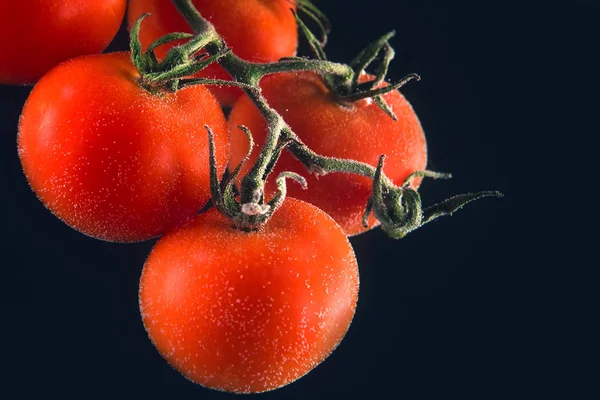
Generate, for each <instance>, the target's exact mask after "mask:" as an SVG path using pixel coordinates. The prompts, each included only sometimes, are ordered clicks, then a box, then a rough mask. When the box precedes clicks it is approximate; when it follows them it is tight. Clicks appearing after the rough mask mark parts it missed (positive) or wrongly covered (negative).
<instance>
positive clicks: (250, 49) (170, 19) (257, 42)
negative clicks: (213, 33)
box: [127, 0, 298, 106]
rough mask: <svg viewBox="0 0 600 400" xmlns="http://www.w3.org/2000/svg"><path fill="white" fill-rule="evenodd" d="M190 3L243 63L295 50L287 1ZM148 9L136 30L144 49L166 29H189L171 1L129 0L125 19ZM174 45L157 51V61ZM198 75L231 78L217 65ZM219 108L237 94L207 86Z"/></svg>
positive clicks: (230, 89) (290, 6) (237, 91)
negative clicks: (147, 13) (138, 32)
mask: <svg viewBox="0 0 600 400" xmlns="http://www.w3.org/2000/svg"><path fill="white" fill-rule="evenodd" d="M193 4H194V6H196V8H197V9H198V11H199V12H200V13H201V14H202V16H203V17H204V18H206V19H208V20H209V21H210V22H211V23H212V24H213V25H214V26H215V29H216V30H217V32H219V34H220V35H221V36H222V37H223V39H225V41H226V43H227V45H228V46H229V47H231V48H232V49H233V51H234V52H235V54H236V55H238V56H239V57H241V58H243V59H244V60H247V61H253V62H271V61H277V60H278V59H280V58H281V57H288V56H293V55H295V54H296V47H297V42H298V34H297V26H296V21H295V19H294V16H293V15H292V13H291V11H290V9H295V8H296V6H295V4H294V3H292V2H290V1H289V0H219V1H213V0H194V1H193ZM144 12H149V13H150V16H148V17H146V18H145V19H144V22H143V23H142V26H141V29H140V41H141V43H142V46H143V47H144V48H146V47H147V46H148V45H149V44H150V43H152V42H153V41H154V40H156V39H158V38H159V37H161V36H164V35H165V34H168V33H171V32H191V29H190V28H189V26H188V24H187V22H186V21H185V19H184V18H183V17H182V16H181V15H180V14H179V12H178V11H177V9H176V8H175V6H174V5H173V3H172V1H171V0H131V1H130V2H129V8H128V10H127V21H128V24H129V26H131V25H132V24H133V23H134V22H135V20H136V19H137V18H139V16H140V15H142V14H143V13H144ZM172 46H173V45H163V46H161V47H159V48H158V49H157V50H156V54H157V56H158V57H159V59H162V58H163V57H164V56H165V54H166V53H167V51H168V50H169V49H170V48H171V47H172ZM198 76H200V77H207V78H208V77H210V78H215V79H224V80H231V77H230V76H229V74H228V73H227V72H225V70H223V69H222V68H221V67H220V66H219V65H218V64H216V63H215V64H212V65H209V66H208V67H207V68H205V69H204V70H203V71H201V72H200V73H199V74H198ZM211 91H212V92H213V93H214V94H215V96H216V97H217V99H218V100H219V102H220V103H221V104H222V105H223V106H230V105H232V104H233V103H234V101H235V100H236V99H237V98H238V97H239V96H240V95H241V94H242V91H241V90H240V89H237V88H233V87H217V86H211Z"/></svg>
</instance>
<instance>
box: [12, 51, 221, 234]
mask: <svg viewBox="0 0 600 400" xmlns="http://www.w3.org/2000/svg"><path fill="white" fill-rule="evenodd" d="M138 79H139V74H138V72H137V70H136V69H135V67H134V66H133V64H132V63H131V60H130V58H129V53H111V54H100V55H91V56H83V57H80V58H75V59H72V60H69V61H67V62H65V63H63V64H60V65H59V66H58V67H56V68H54V69H52V70H51V71H50V72H49V73H48V74H46V75H45V76H44V77H43V78H42V79H41V80H40V81H39V82H38V83H37V85H36V86H35V87H34V88H33V91H32V92H31V94H30V96H29V98H28V99H27V101H26V103H25V106H24V109H23V114H22V116H21V121H20V125H19V135H18V149H19V156H20V158H21V163H22V166H23V170H24V172H25V175H26V177H27V180H28V181H29V184H30V185H31V187H32V189H33V191H34V192H35V193H36V194H37V196H38V197H39V198H40V200H41V201H42V202H43V203H44V204H45V205H46V207H48V208H49V209H50V211H52V212H53V213H54V214H55V215H56V216H57V217H59V218H60V219H62V220H63V221H65V222H66V223H67V224H68V225H70V226H72V227H73V228H75V229H77V230H78V231H81V232H83V233H85V234H87V235H90V236H93V237H96V238H100V239H104V240H109V241H117V242H132V241H139V240H144V239H149V238H152V237H154V236H157V235H159V234H161V233H163V232H164V231H165V229H168V228H170V227H172V226H175V225H178V224H180V223H182V222H183V221H186V220H188V219H189V218H190V217H191V216H192V215H193V214H195V212H196V211H197V210H198V209H199V208H201V207H202V205H203V204H204V203H206V201H208V199H209V198H210V193H209V172H208V171H209V169H208V165H209V154H208V135H207V132H206V130H205V127H204V124H208V125H209V126H210V127H211V128H212V129H213V131H214V132H215V139H216V141H217V161H218V166H219V169H220V170H221V171H223V170H224V167H225V164H226V162H227V161H226V160H227V156H228V153H229V141H228V134H227V123H226V121H225V117H224V115H223V112H222V110H221V108H220V106H219V104H218V103H217V101H216V99H215V98H214V96H213V95H212V94H211V93H210V92H209V91H208V89H206V88H205V87H203V86H195V87H188V88H185V89H182V90H180V91H177V92H175V93H173V92H165V93H161V94H151V93H150V92H148V91H146V90H145V89H143V88H142V87H141V86H140V85H139V84H138V82H137V80H138Z"/></svg>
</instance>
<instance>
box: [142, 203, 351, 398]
mask: <svg viewBox="0 0 600 400" xmlns="http://www.w3.org/2000/svg"><path fill="white" fill-rule="evenodd" d="M358 285H359V278H358V267H357V264H356V258H355V256H354V251H353V250H352V247H351V246H350V243H349V242H348V239H347V238H346V236H345V234H344V232H343V231H342V229H341V228H340V227H339V226H338V225H337V224H336V223H335V221H334V220H333V219H332V218H331V217H329V216H328V215H327V214H325V213H324V212H323V211H321V210H319V209H318V208H316V207H314V206H312V205H310V204H308V203H305V202H303V201H300V200H296V199H293V198H287V199H286V200H285V202H284V203H283V205H282V206H281V208H279V209H278V210H277V211H276V212H275V214H274V215H273V216H272V218H271V219H270V220H269V222H268V223H267V224H265V225H264V226H263V227H262V228H261V229H260V230H258V231H254V232H244V231H241V230H238V229H236V228H234V227H232V224H231V221H230V220H228V219H227V217H225V216H223V215H222V214H220V213H219V212H218V211H217V210H216V209H211V210H209V211H208V212H206V213H204V214H202V215H200V216H198V217H196V219H195V220H194V221H192V222H190V223H189V224H187V225H185V226H184V227H182V228H180V229H177V230H174V231H172V232H169V233H167V234H166V235H164V236H163V237H162V238H161V239H159V241H158V242H157V244H156V246H155V247H154V249H153V250H152V252H151V253H150V256H149V257H148V259H147V261H146V264H145V266H144V269H143V271H142V277H141V280H140V291H139V301H140V310H141V314H142V318H143V322H144V326H145V327H146V330H147V332H148V335H149V336H150V339H151V340H152V342H153V343H154V345H155V346H156V347H157V349H158V351H159V352H160V354H161V355H162V356H163V357H164V358H165V359H166V360H167V361H168V362H169V363H170V364H171V365H172V366H173V367H174V368H176V369H177V370H178V371H179V372H181V373H182V374H183V375H184V376H186V377H187V378H188V379H190V380H192V381H193V382H196V383H198V384H200V385H202V386H205V387H209V388H212V389H217V390H223V391H229V392H237V393H256V392H264V391H268V390H273V389H276V388H278V387H281V386H284V385H287V384H288V383H290V382H293V381H295V380H296V379H298V378H300V377H302V376H303V375H305V374H306V373H307V372H309V371H310V370H312V369H313V368H314V367H316V366H317V365H318V364H319V363H320V362H322V361H323V360H324V359H325V358H326V357H327V356H328V355H329V354H330V353H331V352H332V351H333V350H334V349H335V348H336V346H337V345H338V344H339V343H340V341H341V340H342V338H343V337H344V335H345V334H346V331H347V330H348V327H349V325H350V323H351V321H352V318H353V316H354V311H355V309H356V303H357V300H358Z"/></svg>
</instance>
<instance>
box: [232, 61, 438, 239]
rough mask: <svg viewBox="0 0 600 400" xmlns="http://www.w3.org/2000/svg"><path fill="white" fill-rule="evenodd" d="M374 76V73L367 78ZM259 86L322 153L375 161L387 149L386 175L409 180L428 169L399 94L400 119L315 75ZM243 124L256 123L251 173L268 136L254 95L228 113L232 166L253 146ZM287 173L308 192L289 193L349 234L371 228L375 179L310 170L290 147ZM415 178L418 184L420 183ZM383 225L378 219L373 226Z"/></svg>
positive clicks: (390, 100)
mask: <svg viewBox="0 0 600 400" xmlns="http://www.w3.org/2000/svg"><path fill="white" fill-rule="evenodd" d="M367 79H368V76H367V75H364V76H362V77H361V81H365V80H367ZM260 86H261V88H262V93H263V95H264V96H265V98H266V99H267V101H268V103H269V104H270V105H271V106H272V107H273V108H274V109H275V110H277V112H279V113H280V114H281V115H282V116H283V118H284V120H285V121H286V122H287V123H288V124H289V125H290V127H291V128H292V130H293V131H294V132H295V133H296V134H297V135H298V137H299V138H300V139H301V140H302V141H303V142H304V143H305V144H306V145H307V146H308V147H309V148H310V149H312V150H313V151H315V152H316V153H318V154H320V155H325V156H329V157H339V158H344V159H354V160H357V161H361V162H364V163H367V164H370V165H373V166H376V165H377V161H378V159H379V156H380V155H381V154H384V153H385V154H386V155H387V157H386V161H385V169H384V172H385V174H386V175H387V176H388V177H389V178H390V179H391V180H392V181H393V182H394V183H396V184H402V183H403V182H404V180H405V179H406V178H407V177H408V175H409V174H410V173H411V172H414V171H418V170H423V169H425V165H426V163H427V146H426V143H425V135H424V133H423V129H422V127H421V124H420V122H419V119H418V118H417V116H416V114H415V112H414V111H413V109H412V107H411V105H410V104H409V103H408V102H407V101H406V99H405V98H404V96H402V95H401V94H400V92H398V91H393V92H390V93H388V94H386V95H385V96H384V98H385V100H386V102H387V104H388V105H389V106H390V108H391V109H392V110H393V111H394V113H395V114H396V116H397V117H398V120H397V121H394V120H393V119H392V118H390V117H389V116H388V115H387V114H385V113H384V112H383V111H382V110H381V109H380V108H379V107H378V106H377V105H376V104H375V102H374V101H373V100H371V99H364V100H360V101H358V102H355V103H352V104H341V103H339V102H337V101H336V100H335V97H334V96H333V94H332V93H331V92H330V91H329V90H328V89H327V87H326V86H325V85H324V84H323V82H322V80H321V79H320V78H319V77H318V76H317V75H316V74H315V73H312V72H302V73H282V74H276V75H271V76H267V77H265V78H264V79H263V80H262V81H261V83H260ZM239 125H245V126H247V127H248V128H250V130H251V132H252V135H253V137H254V140H255V142H256V147H255V149H254V151H253V153H252V156H251V159H250V162H248V163H246V166H245V168H244V169H243V171H248V169H249V168H250V166H251V165H252V163H253V162H254V161H255V160H256V157H257V155H258V152H259V150H260V146H262V144H263V143H264V141H265V135H266V125H265V122H264V120H263V117H262V116H261V114H260V113H259V111H258V109H257V108H256V107H255V106H254V104H253V103H252V102H251V100H250V99H249V98H248V97H246V96H243V97H241V98H240V99H239V100H238V101H237V102H236V103H235V105H234V106H233V108H232V110H231V114H230V115H229V128H230V131H231V132H232V135H231V143H232V144H231V146H232V147H231V159H232V164H234V165H235V164H237V163H238V162H239V160H241V159H242V157H243V156H244V155H245V153H246V151H247V149H248V142H247V139H246V137H245V135H243V134H235V131H234V130H233V129H236V127H237V126H239ZM281 171H292V172H297V173H299V174H301V175H303V176H304V177H305V178H306V180H307V182H308V189H307V190H302V189H301V188H298V187H295V186H296V185H290V186H289V188H288V194H289V195H290V196H292V197H296V198H299V199H302V200H305V201H308V202H310V203H312V204H314V205H316V206H317V207H319V208H321V209H322V210H324V211H325V212H327V213H328V214H329V215H331V216H332V217H333V218H334V219H335V220H336V221H337V222H338V224H340V226H341V227H342V228H343V229H344V230H345V231H346V233H347V234H348V235H356V234H359V233H361V232H364V231H365V230H366V228H364V227H363V226H362V216H363V213H364V210H365V205H366V204H367V200H368V198H369V195H370V193H371V184H372V180H371V179H369V178H366V177H362V176H358V175H354V174H339V173H333V174H329V175H324V176H316V175H309V174H308V172H307V171H306V168H304V166H303V165H302V164H301V163H300V162H299V161H298V160H296V159H295V158H294V157H293V156H291V154H289V153H288V152H284V154H282V156H281V158H280V159H279V161H278V163H277V165H276V166H275V170H274V172H273V175H272V176H277V175H278V173H279V172H281ZM419 183H420V179H414V180H413V182H412V187H413V188H416V187H418V185H419ZM266 190H267V192H269V191H270V192H273V191H274V190H275V182H274V181H270V182H267V188H266ZM377 224H378V222H377V221H376V220H375V218H374V217H373V216H371V218H370V221H369V227H374V226H376V225H377Z"/></svg>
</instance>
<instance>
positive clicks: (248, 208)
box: [205, 126, 306, 231]
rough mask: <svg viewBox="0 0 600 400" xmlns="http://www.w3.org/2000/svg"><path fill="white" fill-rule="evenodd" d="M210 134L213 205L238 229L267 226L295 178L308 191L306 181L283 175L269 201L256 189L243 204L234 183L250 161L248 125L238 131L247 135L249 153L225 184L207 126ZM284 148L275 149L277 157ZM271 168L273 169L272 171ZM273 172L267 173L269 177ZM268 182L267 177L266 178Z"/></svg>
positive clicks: (297, 177) (254, 228)
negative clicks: (219, 173)
mask: <svg viewBox="0 0 600 400" xmlns="http://www.w3.org/2000/svg"><path fill="white" fill-rule="evenodd" d="M205 128H206V130H207V132H208V142H209V152H210V190H211V197H212V201H213V204H214V205H215V207H216V208H217V209H218V210H219V211H220V212H221V213H222V214H224V215H226V216H227V217H228V218H229V219H230V220H231V221H232V222H233V224H234V226H235V227H236V228H238V229H241V230H244V231H254V230H258V229H259V228H260V227H261V226H262V225H263V224H265V223H266V222H267V221H268V220H269V218H271V216H272V215H273V213H274V212H275V211H276V210H277V209H278V208H279V207H280V206H281V205H282V204H283V201H284V200H285V196H286V193H287V186H286V180H287V179H293V180H295V181H296V182H298V183H299V184H300V185H301V186H302V188H304V189H306V180H305V179H304V178H303V177H302V176H300V175H298V174H296V173H294V172H282V173H280V174H279V176H278V177H277V180H276V183H277V193H276V194H275V195H274V196H273V198H272V199H270V200H269V201H268V202H265V199H264V192H263V190H262V189H256V190H255V191H254V192H253V193H252V196H251V197H250V199H249V200H248V201H245V202H243V201H242V202H240V201H238V199H236V197H235V192H234V182H235V180H236V178H237V177H238V175H239V173H240V171H241V169H242V167H243V165H244V164H245V163H246V161H248V158H249V157H250V153H251V152H252V148H253V147H254V141H253V139H252V134H251V133H250V130H249V129H248V128H247V127H245V126H239V129H240V130H241V131H242V132H244V133H245V134H246V136H247V137H248V141H249V143H250V146H249V150H248V152H247V153H246V156H245V157H244V159H243V160H242V161H241V162H240V164H239V165H238V166H237V167H236V168H235V169H234V170H233V171H232V172H231V174H230V176H229V177H228V178H227V179H226V180H225V181H224V182H221V181H220V180H219V175H218V172H217V167H216V165H217V160H216V155H215V154H216V152H215V142H214V135H213V132H212V130H211V129H210V127H209V126H206V127H205ZM284 147H285V145H282V146H279V147H278V148H277V150H276V152H277V156H276V157H275V158H278V157H279V154H281V152H282V151H283V148H284ZM271 169H272V168H271ZM269 173H270V171H268V172H266V173H265V174H266V175H268V174H269ZM265 180H266V177H265Z"/></svg>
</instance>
